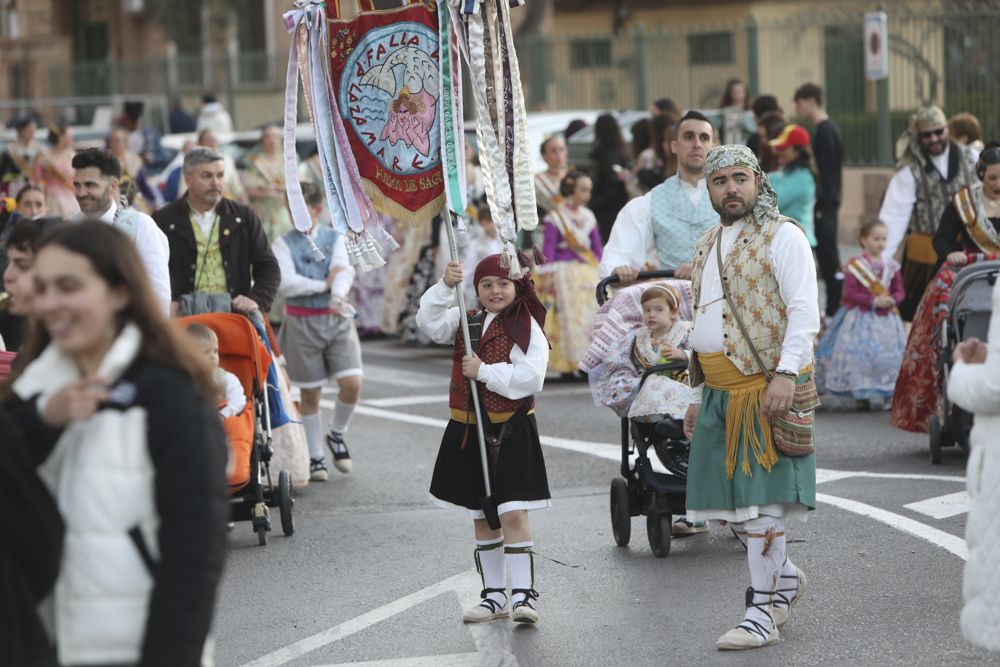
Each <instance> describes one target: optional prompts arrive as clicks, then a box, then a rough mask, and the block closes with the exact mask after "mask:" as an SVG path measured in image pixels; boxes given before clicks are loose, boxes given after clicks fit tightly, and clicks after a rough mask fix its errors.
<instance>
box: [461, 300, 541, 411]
mask: <svg viewBox="0 0 1000 667" xmlns="http://www.w3.org/2000/svg"><path fill="white" fill-rule="evenodd" d="M476 312H477V311H471V310H470V311H469V317H470V318H471V317H472V316H473V315H475V314H476ZM513 349H514V341H513V340H511V339H510V337H509V336H508V335H507V332H506V331H505V330H504V328H503V325H502V324H501V323H500V317H499V316H498V317H494V318H493V321H492V322H490V325H489V326H488V327H487V328H486V330H485V331H483V334H482V338H480V340H479V349H478V351H477V352H476V354H478V355H479V358H480V359H482V360H483V363H484V364H504V363H506V364H509V363H510V353H511V350H513ZM464 356H465V341H464V340H462V330H461V329H459V330H458V332H457V334H456V335H455V353H454V356H453V357H452V363H451V387H450V392H449V396H448V407H450V408H452V409H453V410H460V411H462V412H470V413H471V412H472V411H473V406H472V399H471V398H470V396H469V393H470V390H469V380H468V379H467V378H466V377H465V376H464V375H462V357H464ZM480 395H481V396H482V399H483V402H484V403H485V405H484V406H483V407H484V408H486V410H487V412H491V413H511V412H514V411H515V410H517V408H518V407H519V406H520V405H521V401H522V400H523V399H518V400H512V399H509V398H507V397H506V396H501V395H500V394H497V393H495V392H492V391H490V390H489V389H487V388H486V386H485V385H482V384H480ZM534 405H535V399H534V398H532V399H531V406H532V407H534Z"/></svg>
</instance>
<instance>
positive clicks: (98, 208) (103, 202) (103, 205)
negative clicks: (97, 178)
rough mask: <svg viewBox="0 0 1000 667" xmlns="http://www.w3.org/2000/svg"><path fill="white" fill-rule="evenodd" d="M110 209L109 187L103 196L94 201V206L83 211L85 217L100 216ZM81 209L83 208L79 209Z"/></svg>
mask: <svg viewBox="0 0 1000 667" xmlns="http://www.w3.org/2000/svg"><path fill="white" fill-rule="evenodd" d="M109 208H111V188H110V187H109V188H108V189H107V190H105V191H104V193H103V194H101V195H100V196H98V197H96V198H95V199H94V204H93V206H92V207H91V208H90V209H89V210H85V211H83V212H84V213H85V214H87V215H101V214H103V213H104V212H105V211H107V210H108V209H109ZM80 209H81V210H82V209H83V206H81V207H80Z"/></svg>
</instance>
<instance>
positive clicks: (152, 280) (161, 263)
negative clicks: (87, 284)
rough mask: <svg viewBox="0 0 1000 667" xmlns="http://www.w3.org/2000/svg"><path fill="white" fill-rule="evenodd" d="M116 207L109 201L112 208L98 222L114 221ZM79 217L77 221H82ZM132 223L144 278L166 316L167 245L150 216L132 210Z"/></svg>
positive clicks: (167, 294)
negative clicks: (147, 279) (144, 270)
mask: <svg viewBox="0 0 1000 667" xmlns="http://www.w3.org/2000/svg"><path fill="white" fill-rule="evenodd" d="M117 211H118V204H117V203H116V202H114V201H112V202H111V208H109V209H108V210H107V211H105V212H104V215H102V216H101V220H102V221H103V222H106V223H108V224H110V223H111V222H113V221H114V219H115V213H116V212H117ZM83 217H84V216H83V215H82V214H81V215H80V216H79V217H77V219H82V218H83ZM132 220H133V222H134V223H135V247H136V249H137V250H138V251H139V258H140V259H141V260H142V265H143V266H144V267H145V268H146V277H147V278H149V285H150V287H151V288H152V289H153V295H154V296H155V297H156V301H157V303H159V304H160V307H161V308H162V310H163V312H164V313H165V314H169V313H170V296H171V293H170V243H169V242H168V241H167V235H166V234H164V233H163V232H162V231H161V230H160V228H159V227H157V226H156V223H155V222H154V221H153V219H152V218H151V217H149V216H148V215H146V214H145V213H142V212H141V211H133V213H132Z"/></svg>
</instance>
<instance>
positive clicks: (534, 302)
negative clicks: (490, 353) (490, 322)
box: [474, 254, 545, 352]
mask: <svg viewBox="0 0 1000 667" xmlns="http://www.w3.org/2000/svg"><path fill="white" fill-rule="evenodd" d="M500 258H501V256H500V255H499V254H497V255H490V256H489V257H487V258H485V259H484V260H483V261H481V262H479V264H478V265H476V275H475V278H474V280H475V286H476V292H477V293H478V292H479V281H480V280H482V279H483V278H485V277H487V276H496V277H498V278H505V279H507V280H510V281H512V282H513V283H514V286H515V289H516V296H515V297H514V300H513V301H512V302H511V304H510V305H509V306H507V307H506V308H504V309H503V317H501V318H500V322H501V324H502V325H503V328H504V331H506V332H507V335H508V336H509V337H510V339H511V340H513V341H514V343H516V344H517V346H518V347H520V348H521V349H522V350H524V351H525V352H527V351H528V343H529V342H530V341H531V318H535V321H536V322H538V326H539V327H540V328H542V329H544V328H545V306H543V305H542V302H541V301H539V300H538V295H537V294H536V293H535V284H534V283H533V282H531V273H530V272H528V271H525V273H524V275H523V276H521V277H520V278H517V279H514V278H511V277H510V269H509V268H504V267H503V266H502V265H501V261H500ZM519 259H520V261H521V266H528V258H527V257H524V255H521V256H520V258H519Z"/></svg>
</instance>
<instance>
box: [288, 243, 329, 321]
mask: <svg viewBox="0 0 1000 667" xmlns="http://www.w3.org/2000/svg"><path fill="white" fill-rule="evenodd" d="M282 238H284V239H285V243H287V244H288V249H289V250H290V251H291V253H292V262H293V263H294V264H295V272H296V273H298V274H299V275H301V276H305V277H306V278H312V279H313V280H326V276H327V274H328V273H329V272H330V257H332V256H333V247H334V244H335V243H336V242H337V232H335V231H334V230H333V228H332V227H328V226H326V225H319V226H317V227H316V237H315V238H314V239H313V240H314V241H316V245H317V246H319V249H320V250H322V251H323V259H321V260H319V261H316V259H315V258H314V256H313V251H312V246H310V245H309V239H308V238H306V235H305V234H303V233H302V232H300V231H298V230H292V231H290V232H288V233H287V234H285V235H284V237H282ZM287 303H288V304H289V305H291V306H298V307H299V308H327V307H328V306H329V305H330V293H329V292H320V293H317V294H307V295H305V296H293V297H289V298H288V301H287Z"/></svg>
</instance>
